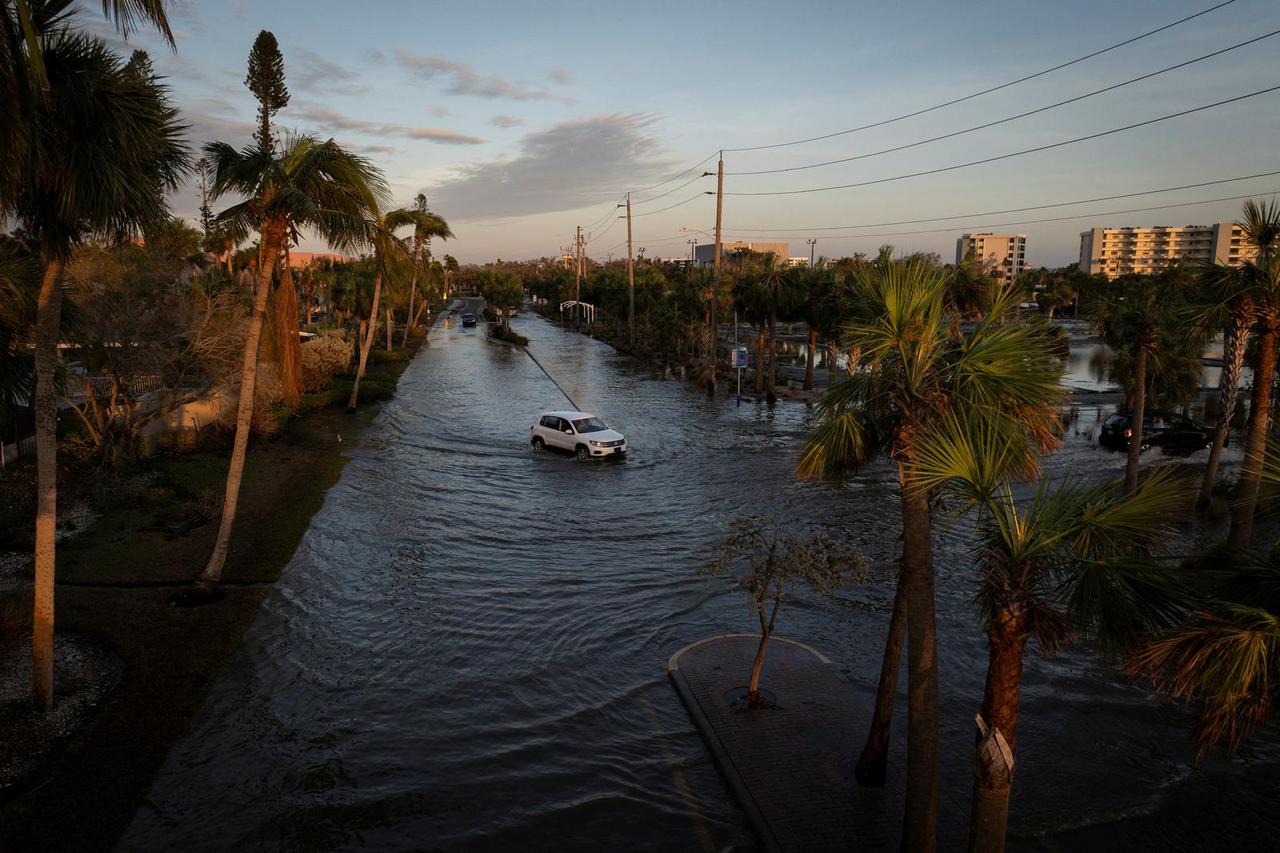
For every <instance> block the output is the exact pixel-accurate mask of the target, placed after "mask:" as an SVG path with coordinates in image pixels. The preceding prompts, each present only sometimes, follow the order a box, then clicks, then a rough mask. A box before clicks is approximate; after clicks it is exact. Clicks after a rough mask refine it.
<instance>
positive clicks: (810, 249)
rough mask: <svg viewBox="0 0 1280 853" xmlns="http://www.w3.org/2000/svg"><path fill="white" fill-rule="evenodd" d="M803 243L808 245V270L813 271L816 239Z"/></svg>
mask: <svg viewBox="0 0 1280 853" xmlns="http://www.w3.org/2000/svg"><path fill="white" fill-rule="evenodd" d="M805 242H806V243H808V244H809V269H813V250H814V249H815V248H816V247H817V245H818V238H817V237H814V238H813V239H810V240H805Z"/></svg>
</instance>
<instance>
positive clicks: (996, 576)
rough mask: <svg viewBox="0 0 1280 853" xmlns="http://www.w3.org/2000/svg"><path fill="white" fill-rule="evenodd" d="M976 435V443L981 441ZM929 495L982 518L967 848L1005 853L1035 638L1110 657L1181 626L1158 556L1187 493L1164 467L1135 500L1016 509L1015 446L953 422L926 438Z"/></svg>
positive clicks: (1110, 487)
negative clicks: (1010, 476) (1088, 647)
mask: <svg viewBox="0 0 1280 853" xmlns="http://www.w3.org/2000/svg"><path fill="white" fill-rule="evenodd" d="M975 438H976V440H975ZM922 444H923V448H922V452H921V453H920V457H919V459H920V461H919V463H918V466H917V473H918V475H919V483H920V485H921V487H922V488H932V489H938V490H941V491H942V492H943V493H944V494H946V495H947V496H948V497H949V498H952V499H954V501H955V506H956V509H957V511H969V510H972V511H974V514H975V517H976V522H977V532H978V538H977V543H976V547H975V554H976V556H977V564H978V584H979V587H978V593H977V596H976V601H977V605H978V609H979V613H980V615H981V618H982V624H983V629H984V631H985V633H986V635H987V644H988V649H989V652H988V664H987V677H986V686H985V689H984V691H983V700H982V709H981V713H980V715H979V717H978V721H979V741H978V744H977V750H976V753H975V756H974V790H973V803H972V817H971V823H970V828H969V847H970V850H972V851H977V852H978V853H998V851H1002V850H1004V844H1005V830H1006V826H1007V823H1008V817H1009V793H1010V790H1011V788H1012V785H1013V773H1014V767H1015V763H1016V758H1017V751H1018V723H1019V716H1020V715H1019V704H1020V694H1021V684H1022V671H1023V667H1024V663H1025V660H1026V656H1027V641H1028V640H1029V639H1031V638H1032V637H1034V638H1035V640H1036V646H1037V647H1038V648H1039V649H1040V651H1041V653H1042V654H1046V655H1052V654H1055V653H1056V652H1057V651H1058V650H1060V649H1061V648H1063V647H1064V646H1065V645H1067V644H1068V643H1069V642H1070V641H1071V640H1072V639H1073V638H1074V637H1075V636H1078V635H1089V636H1092V637H1094V638H1095V640H1096V642H1097V644H1098V649H1099V651H1100V652H1102V653H1104V654H1112V653H1115V652H1117V651H1123V650H1125V649H1128V648H1132V647H1134V646H1135V645H1136V644H1137V642H1138V641H1139V640H1141V639H1142V638H1145V637H1147V636H1150V635H1151V634H1153V633H1155V632H1156V631H1158V630H1160V629H1163V628H1167V627H1168V626H1170V625H1172V624H1174V622H1175V621H1176V620H1177V619H1178V617H1179V616H1180V615H1181V613H1182V596H1181V595H1180V594H1179V591H1178V586H1177V584H1176V583H1174V582H1173V580H1172V576H1171V574H1170V573H1169V572H1167V571H1165V570H1162V569H1161V568H1160V565H1159V563H1158V562H1155V561H1153V560H1152V559H1151V558H1152V557H1155V556H1158V555H1159V553H1161V551H1162V549H1163V547H1164V545H1165V544H1166V543H1168V542H1169V541H1171V538H1172V536H1173V534H1174V532H1175V531H1174V527H1173V524H1172V523H1171V521H1170V519H1171V518H1172V517H1174V514H1175V513H1176V511H1177V510H1178V509H1179V507H1180V506H1181V505H1183V504H1184V503H1185V502H1186V499H1187V497H1188V495H1189V493H1190V489H1189V488H1187V487H1186V484H1184V483H1182V482H1180V481H1179V480H1177V479H1175V478H1174V477H1172V476H1171V472H1170V471H1169V470H1167V469H1166V470H1163V471H1157V472H1156V473H1154V474H1152V475H1151V476H1149V477H1147V478H1146V479H1145V480H1144V481H1143V482H1142V483H1140V484H1139V486H1138V488H1137V489H1136V490H1134V491H1132V492H1121V491H1120V490H1119V489H1118V486H1119V484H1116V483H1101V484H1084V483H1080V482H1078V481H1066V482H1063V483H1052V482H1050V481H1048V480H1045V481H1042V482H1041V483H1040V485H1039V486H1038V487H1037V488H1036V490H1035V492H1034V493H1033V495H1032V496H1031V499H1030V501H1029V502H1027V503H1026V504H1025V505H1024V506H1023V507H1021V508H1020V507H1019V505H1018V502H1016V501H1015V499H1014V494H1013V489H1012V488H1011V487H1010V484H1009V481H1008V480H1007V479H1006V478H1005V476H1004V475H1003V473H1002V471H1003V470H1004V469H1006V468H1007V465H1005V464H1004V457H1006V456H1010V457H1012V458H1014V459H1016V458H1017V457H1018V456H1019V455H1020V454H1021V452H1022V448H1021V447H1020V446H1019V445H1018V444H1017V443H1010V442H1009V441H1008V439H1007V438H1005V437H1002V436H999V435H998V434H997V433H995V432H993V431H991V430H989V429H987V428H986V427H985V425H981V424H977V425H975V424H971V423H969V422H966V419H965V418H964V416H963V415H962V416H959V417H955V418H948V419H945V420H944V421H943V422H942V423H940V424H937V425H935V427H934V428H933V429H930V430H928V431H927V432H926V434H925V435H924V436H923V441H922Z"/></svg>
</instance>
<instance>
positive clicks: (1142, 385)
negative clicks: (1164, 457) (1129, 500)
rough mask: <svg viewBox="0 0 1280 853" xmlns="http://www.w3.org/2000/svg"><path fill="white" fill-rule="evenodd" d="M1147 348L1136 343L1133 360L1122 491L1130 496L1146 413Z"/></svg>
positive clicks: (1135, 479) (1135, 484) (1139, 454)
mask: <svg viewBox="0 0 1280 853" xmlns="http://www.w3.org/2000/svg"><path fill="white" fill-rule="evenodd" d="M1147 355H1148V353H1147V346H1146V342H1145V341H1140V342H1139V343H1138V352H1137V356H1136V357H1135V358H1134V360H1133V423H1132V427H1131V429H1132V431H1133V434H1132V435H1130V436H1129V457H1128V459H1127V460H1125V464H1124V491H1125V494H1132V493H1133V492H1135V491H1137V489H1138V458H1139V457H1140V456H1141V455H1142V420H1143V418H1144V417H1145V415H1146V411H1147Z"/></svg>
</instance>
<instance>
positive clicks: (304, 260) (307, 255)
mask: <svg viewBox="0 0 1280 853" xmlns="http://www.w3.org/2000/svg"><path fill="white" fill-rule="evenodd" d="M352 260H355V259H354V258H348V257H347V256H346V255H339V254H337V253H336V252H290V253H289V268H290V269H295V270H296V269H300V268H302V267H313V266H315V265H316V264H318V263H320V262H321V261H329V262H330V263H334V264H345V263H348V262H350V261H352Z"/></svg>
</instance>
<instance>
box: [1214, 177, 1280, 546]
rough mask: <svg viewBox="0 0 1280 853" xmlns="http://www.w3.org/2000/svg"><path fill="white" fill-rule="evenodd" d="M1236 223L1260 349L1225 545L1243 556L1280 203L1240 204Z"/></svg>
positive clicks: (1269, 358) (1279, 299)
mask: <svg viewBox="0 0 1280 853" xmlns="http://www.w3.org/2000/svg"><path fill="white" fill-rule="evenodd" d="M1240 224H1241V225H1242V226H1243V228H1244V235H1245V240H1247V241H1248V243H1249V244H1250V245H1251V246H1252V247H1253V248H1254V250H1255V251H1256V252H1257V256H1256V257H1255V258H1254V259H1253V260H1252V261H1249V262H1247V263H1245V264H1244V265H1243V268H1242V269H1241V276H1242V278H1243V279H1244V281H1245V283H1246V287H1247V288H1248V290H1247V292H1248V293H1250V294H1251V295H1252V297H1253V302H1254V304H1255V305H1256V306H1257V323H1258V326H1257V338H1258V347H1257V351H1256V354H1255V360H1254V364H1253V405H1252V407H1251V409H1252V410H1251V411H1250V412H1249V428H1248V433H1247V435H1246V436H1245V442H1244V464H1243V465H1242V466H1241V469H1240V480H1239V483H1238V484H1237V486H1236V495H1235V505H1234V507H1233V508H1232V511H1231V532H1230V533H1229V534H1228V537H1227V543H1228V544H1229V545H1230V546H1231V547H1232V548H1233V549H1235V550H1237V551H1243V550H1245V549H1247V548H1248V547H1249V545H1250V544H1251V543H1252V541H1253V516H1254V513H1255V511H1256V510H1257V507H1258V490H1259V488H1260V486H1261V484H1262V468H1263V458H1264V456H1265V454H1266V449H1267V433H1268V431H1269V430H1270V428H1271V395H1272V389H1273V388H1274V386H1275V381H1276V356H1277V353H1276V335H1277V332H1278V331H1280V202H1277V201H1275V200H1271V201H1262V202H1255V201H1253V200H1252V199H1251V200H1249V201H1246V202H1245V204H1244V215H1243V217H1242V218H1241V221H1240Z"/></svg>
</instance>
